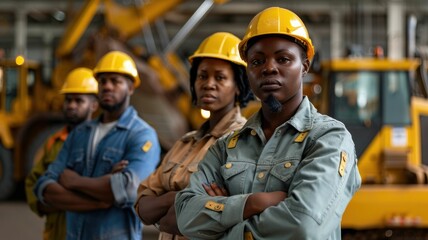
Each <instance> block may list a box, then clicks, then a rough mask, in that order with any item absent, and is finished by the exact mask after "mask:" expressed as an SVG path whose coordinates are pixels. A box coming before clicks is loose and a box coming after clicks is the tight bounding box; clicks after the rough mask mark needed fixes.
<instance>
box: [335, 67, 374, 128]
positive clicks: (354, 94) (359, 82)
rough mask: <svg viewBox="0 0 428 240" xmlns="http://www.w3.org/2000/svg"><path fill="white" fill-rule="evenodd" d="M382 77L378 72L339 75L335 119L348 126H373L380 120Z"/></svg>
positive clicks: (336, 82)
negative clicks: (376, 120)
mask: <svg viewBox="0 0 428 240" xmlns="http://www.w3.org/2000/svg"><path fill="white" fill-rule="evenodd" d="M379 85H380V75H379V73H377V72H369V71H364V72H341V73H337V75H336V81H335V85H334V94H335V101H334V113H335V117H336V118H337V119H339V120H340V121H342V122H344V123H346V124H353V125H360V124H363V125H371V122H372V121H373V120H374V119H378V118H379Z"/></svg>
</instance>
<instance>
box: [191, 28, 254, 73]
mask: <svg viewBox="0 0 428 240" xmlns="http://www.w3.org/2000/svg"><path fill="white" fill-rule="evenodd" d="M240 41H241V39H239V38H238V37H236V36H235V35H233V34H231V33H227V32H217V33H214V34H212V35H210V36H209V37H207V38H205V40H204V41H203V42H202V43H201V44H200V45H199V48H198V49H197V50H196V51H195V53H193V55H192V56H190V57H189V61H190V62H192V60H193V59H194V58H198V57H209V58H219V59H223V60H227V61H230V62H233V63H236V64H238V65H242V66H244V67H246V66H247V64H246V63H245V62H244V61H243V60H242V59H241V57H240V56H239V49H238V44H239V42H240Z"/></svg>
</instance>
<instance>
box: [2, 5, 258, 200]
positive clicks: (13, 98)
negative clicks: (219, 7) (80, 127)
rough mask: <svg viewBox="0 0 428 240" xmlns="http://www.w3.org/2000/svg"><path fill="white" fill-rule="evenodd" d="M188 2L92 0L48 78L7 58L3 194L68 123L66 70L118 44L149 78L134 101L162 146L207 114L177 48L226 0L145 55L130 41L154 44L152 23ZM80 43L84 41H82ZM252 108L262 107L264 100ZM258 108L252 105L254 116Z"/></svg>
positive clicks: (34, 66)
mask: <svg viewBox="0 0 428 240" xmlns="http://www.w3.org/2000/svg"><path fill="white" fill-rule="evenodd" d="M183 1H184V0H162V1H135V2H136V4H135V5H132V6H121V5H118V4H117V3H116V2H115V1H113V0H87V1H85V3H84V4H83V5H82V7H81V9H79V10H78V11H76V12H77V14H76V15H75V17H74V18H73V19H72V20H71V21H70V22H69V24H68V26H67V28H66V29H65V33H64V35H63V37H62V39H61V41H60V43H59V45H58V47H57V49H56V61H55V69H54V71H53V73H52V79H49V80H46V79H44V78H43V77H42V71H41V69H42V67H41V65H40V64H39V63H37V62H33V61H31V60H28V59H25V58H24V57H23V56H18V57H17V58H16V59H10V60H6V59H0V123H1V124H0V200H3V199H7V198H9V197H10V196H11V195H12V194H13V193H14V191H15V188H16V185H17V184H21V183H22V182H23V180H24V179H25V177H26V175H27V173H28V172H29V170H30V169H31V166H32V165H33V161H34V159H35V158H37V153H38V150H39V149H40V147H41V146H42V144H43V142H44V141H45V139H46V138H47V137H48V136H49V135H50V134H52V133H53V132H54V131H56V130H57V129H59V128H60V127H61V126H63V119H62V114H61V111H60V109H61V105H62V104H61V103H62V98H61V95H59V94H58V91H59V89H60V87H61V86H62V84H63V81H64V79H65V76H66V75H67V74H68V72H70V71H71V70H72V69H74V68H76V67H82V66H84V67H89V68H93V67H94V66H95V64H96V62H97V60H98V59H99V58H100V57H101V56H103V55H104V54H105V53H107V52H108V51H111V50H120V51H123V52H126V53H127V54H129V55H130V56H132V57H133V59H134V60H135V62H136V64H137V68H138V70H139V74H140V78H141V79H142V84H141V87H140V88H139V89H137V90H136V91H135V93H134V95H133V97H132V99H131V101H132V104H133V105H134V106H135V107H136V109H137V111H139V114H140V115H141V116H142V117H143V118H144V119H145V120H146V121H147V122H148V123H150V124H151V125H153V127H154V128H155V129H156V130H157V132H158V136H159V139H160V142H161V145H162V147H163V148H164V149H165V150H168V149H169V148H170V147H171V146H172V144H173V143H174V142H175V141H176V140H177V139H178V138H179V137H180V136H182V135H183V134H184V133H186V132H187V131H189V130H190V129H194V128H197V127H198V126H199V124H201V123H202V122H203V120H204V118H203V117H202V116H201V112H200V109H197V108H195V107H193V106H192V105H191V101H190V93H189V90H188V83H187V81H188V76H187V72H188V70H187V67H186V66H185V65H184V64H183V63H182V62H181V60H180V58H178V57H177V56H176V55H175V50H176V48H177V47H178V46H179V44H180V43H181V42H182V41H183V40H184V39H185V38H186V36H187V35H188V34H189V33H190V32H191V31H192V29H194V28H195V26H196V25H197V24H198V23H199V22H200V21H201V20H202V19H203V17H204V16H205V15H206V14H207V13H208V12H209V10H210V9H212V7H213V6H214V5H215V4H223V3H225V2H226V0H204V1H201V5H200V7H199V8H198V9H197V10H196V11H195V12H194V14H193V15H192V16H191V17H190V18H189V20H188V21H187V22H186V24H185V25H184V26H183V27H182V29H181V30H180V31H179V32H178V33H177V34H176V35H175V37H174V38H173V39H172V40H171V41H166V43H167V45H166V46H164V48H163V49H161V50H157V49H155V48H154V47H153V46H150V44H148V45H147V46H145V49H146V52H148V53H149V54H143V55H144V56H142V54H141V51H137V50H138V49H140V48H138V47H134V46H131V44H129V43H128V41H129V40H130V39H131V38H133V37H134V36H135V35H137V34H139V33H140V34H141V33H143V35H144V38H145V42H146V43H150V42H153V41H154V39H153V36H151V34H150V33H151V32H150V24H152V23H154V22H155V21H158V20H159V19H160V18H161V17H162V15H164V14H165V13H166V12H168V11H170V10H171V9H173V8H174V7H177V6H178V5H180V4H181V3H182V2H183ZM100 12H101V13H102V15H103V18H104V24H103V25H102V26H99V29H98V30H97V31H95V32H92V33H89V34H88V35H89V37H88V40H87V41H86V42H84V43H83V45H84V46H83V47H82V38H83V37H82V36H83V35H84V33H85V31H87V30H88V29H89V25H90V24H91V21H92V19H93V18H94V16H95V15H96V14H98V13H100ZM77 45H79V46H77ZM252 106H253V107H250V108H248V109H254V108H257V107H258V106H257V103H255V104H254V105H252ZM252 111H253V110H247V114H250V113H251V112H252Z"/></svg>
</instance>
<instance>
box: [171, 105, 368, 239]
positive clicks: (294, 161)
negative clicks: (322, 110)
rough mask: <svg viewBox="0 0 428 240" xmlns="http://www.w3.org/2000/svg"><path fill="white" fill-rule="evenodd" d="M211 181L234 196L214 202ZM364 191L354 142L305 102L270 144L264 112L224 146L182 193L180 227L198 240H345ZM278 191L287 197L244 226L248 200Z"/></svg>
mask: <svg viewBox="0 0 428 240" xmlns="http://www.w3.org/2000/svg"><path fill="white" fill-rule="evenodd" d="M236 137H237V141H236V143H235V144H231V145H230V144H229V142H230V141H231V139H233V138H235V139H236ZM344 155H346V158H347V164H346V165H344V164H343V163H342V162H343V161H342V159H343V156H344ZM340 168H343V171H342V173H343V175H342V174H340V173H341V171H340ZM206 182H216V183H217V184H219V185H221V186H224V187H225V188H226V189H227V190H228V192H229V194H230V196H229V197H223V196H216V197H211V196H208V195H207V194H206V192H205V191H204V189H203V187H202V184H203V183H206ZM360 185H361V178H360V175H359V172H358V167H357V159H356V156H355V148H354V143H353V141H352V138H351V135H350V134H349V132H348V131H347V130H346V128H345V126H344V125H343V124H342V123H341V122H339V121H337V120H334V119H332V118H330V117H328V116H325V115H321V114H319V113H318V112H317V111H316V109H315V108H314V107H313V105H312V104H311V103H310V102H309V100H308V99H307V98H306V97H305V98H304V99H303V101H302V103H301V104H300V106H299V108H298V110H297V112H296V114H295V115H294V116H293V117H292V118H291V119H290V120H289V121H287V122H285V123H284V124H282V125H280V126H279V127H278V128H277V129H276V130H275V133H274V134H273V135H272V137H271V138H270V139H269V141H266V139H265V137H264V134H263V130H262V128H261V112H258V113H257V114H256V115H254V116H253V117H251V118H250V119H249V120H248V122H247V123H246V124H245V126H244V127H243V128H242V129H241V130H240V131H239V132H238V134H237V135H235V134H234V135H230V136H227V137H224V138H221V139H219V140H218V141H217V142H216V144H214V145H213V146H212V148H210V150H209V151H208V153H207V155H206V157H205V158H204V159H203V160H202V161H201V163H200V164H199V171H198V172H196V173H194V174H193V175H192V177H191V179H190V184H189V186H188V187H187V188H186V189H184V190H183V191H181V192H179V193H178V194H177V196H176V202H175V206H176V212H177V222H178V226H179V228H180V231H181V232H182V233H183V234H184V235H186V236H188V237H191V238H197V239H234V240H235V239H237V240H239V239H244V236H245V239H251V238H253V239H341V232H340V222H341V217H342V214H343V212H344V210H345V208H346V206H347V204H348V203H349V201H350V199H351V197H352V196H353V194H354V193H355V192H356V191H357V189H358V188H359V187H360ZM273 191H284V192H286V193H287V198H286V199H285V200H284V201H282V202H281V203H279V204H278V205H277V206H273V207H269V208H267V209H265V210H264V211H263V212H262V213H260V214H258V215H255V216H252V217H250V218H249V219H246V220H243V211H244V206H245V202H246V200H247V198H248V196H249V194H251V193H255V192H273ZM207 202H209V203H210V206H211V205H215V204H218V205H219V206H220V207H219V208H213V207H211V208H210V207H207ZM214 203H215V204H214ZM216 209H221V210H219V211H217V210H216Z"/></svg>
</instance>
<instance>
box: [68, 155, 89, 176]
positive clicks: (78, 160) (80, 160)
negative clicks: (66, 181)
mask: <svg viewBox="0 0 428 240" xmlns="http://www.w3.org/2000/svg"><path fill="white" fill-rule="evenodd" d="M84 159H85V151H84V149H75V150H73V151H72V152H71V154H70V158H69V159H68V161H67V168H69V169H72V170H73V171H75V172H77V173H79V174H82V173H83V169H85V161H84Z"/></svg>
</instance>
